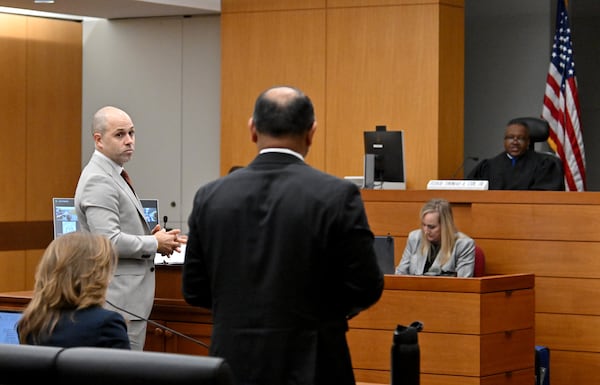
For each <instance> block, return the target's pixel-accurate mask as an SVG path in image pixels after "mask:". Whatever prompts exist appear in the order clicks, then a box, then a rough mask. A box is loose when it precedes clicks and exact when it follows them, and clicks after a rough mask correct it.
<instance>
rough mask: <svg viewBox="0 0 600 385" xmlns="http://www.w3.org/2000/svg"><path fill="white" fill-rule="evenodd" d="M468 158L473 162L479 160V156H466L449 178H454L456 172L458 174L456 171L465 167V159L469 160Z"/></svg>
mask: <svg viewBox="0 0 600 385" xmlns="http://www.w3.org/2000/svg"><path fill="white" fill-rule="evenodd" d="M469 159H470V160H473V161H475V162H477V161H478V160H479V158H478V157H476V156H467V157H466V158H465V160H464V161H463V162H462V163H461V164H460V166H458V168H457V169H456V170H455V171H454V173H453V174H452V177H451V178H450V179H454V178H456V174H458V172H459V171H460V170H462V169H463V168H464V167H465V163H467V160H469Z"/></svg>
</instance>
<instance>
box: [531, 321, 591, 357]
mask: <svg viewBox="0 0 600 385" xmlns="http://www.w3.org/2000/svg"><path fill="white" fill-rule="evenodd" d="M597 330H600V317H598V316H589V315H576V314H552V313H536V315H535V333H536V341H535V342H536V344H538V345H547V346H548V347H550V349H552V350H570V351H579V352H591V353H600V334H599V333H592V332H591V331H597ZM551 354H552V353H551Z"/></svg>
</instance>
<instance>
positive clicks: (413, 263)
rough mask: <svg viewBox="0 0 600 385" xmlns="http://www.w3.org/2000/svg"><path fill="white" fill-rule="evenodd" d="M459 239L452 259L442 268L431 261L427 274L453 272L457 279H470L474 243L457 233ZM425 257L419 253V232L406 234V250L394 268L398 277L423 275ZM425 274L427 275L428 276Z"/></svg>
mask: <svg viewBox="0 0 600 385" xmlns="http://www.w3.org/2000/svg"><path fill="white" fill-rule="evenodd" d="M458 235H459V238H458V239H457V240H456V243H455V244H454V249H453V250H452V257H451V258H450V260H448V262H446V263H445V264H444V266H440V263H439V260H438V259H436V260H435V261H433V264H432V265H431V267H430V268H429V273H430V274H431V273H433V274H435V273H437V274H438V275H439V274H441V273H442V272H455V273H456V275H457V276H458V277H472V276H473V269H474V268H475V241H473V239H471V238H469V237H468V236H467V235H465V234H463V233H460V232H459V233H458ZM426 260H427V256H426V255H423V254H422V253H421V230H413V231H411V232H410V234H408V239H407V240H406V248H405V249H404V253H402V260H401V261H400V264H399V265H398V266H397V267H396V274H399V275H423V269H424V268H425V261H426ZM430 274H427V275H430Z"/></svg>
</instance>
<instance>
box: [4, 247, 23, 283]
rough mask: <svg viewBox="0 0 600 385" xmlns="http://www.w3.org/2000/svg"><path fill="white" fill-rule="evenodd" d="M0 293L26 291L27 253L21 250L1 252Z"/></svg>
mask: <svg viewBox="0 0 600 385" xmlns="http://www.w3.org/2000/svg"><path fill="white" fill-rule="evenodd" d="M0 266H2V268H0V292H2V291H13V290H24V289H25V288H24V287H23V282H24V281H25V278H26V271H25V252H24V251H21V250H12V251H0Z"/></svg>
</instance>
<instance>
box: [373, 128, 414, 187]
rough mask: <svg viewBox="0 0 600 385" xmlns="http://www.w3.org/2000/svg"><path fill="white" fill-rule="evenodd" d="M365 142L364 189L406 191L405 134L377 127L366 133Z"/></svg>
mask: <svg viewBox="0 0 600 385" xmlns="http://www.w3.org/2000/svg"><path fill="white" fill-rule="evenodd" d="M364 142H365V170H364V173H365V175H364V176H365V186H364V187H365V188H381V189H400V190H403V189H406V179H405V173H404V132H403V131H387V130H383V129H381V127H377V130H375V131H365V132H364ZM371 174H372V175H371ZM371 180H372V182H371Z"/></svg>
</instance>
